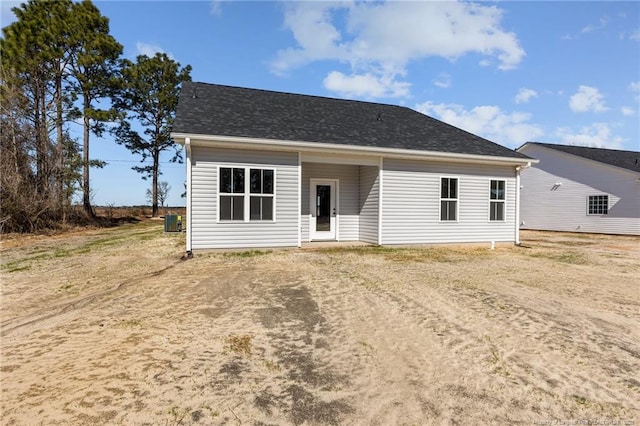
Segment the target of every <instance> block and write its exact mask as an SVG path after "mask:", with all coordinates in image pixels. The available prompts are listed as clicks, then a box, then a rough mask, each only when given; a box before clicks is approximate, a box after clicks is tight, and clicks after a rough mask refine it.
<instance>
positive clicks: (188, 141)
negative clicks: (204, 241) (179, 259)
mask: <svg viewBox="0 0 640 426" xmlns="http://www.w3.org/2000/svg"><path fill="white" fill-rule="evenodd" d="M184 146H185V150H186V151H187V161H186V163H187V254H186V257H187V258H191V257H193V252H192V250H191V234H192V232H191V224H192V223H193V221H192V208H191V138H184Z"/></svg>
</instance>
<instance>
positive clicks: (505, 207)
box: [487, 178, 507, 223]
mask: <svg viewBox="0 0 640 426" xmlns="http://www.w3.org/2000/svg"><path fill="white" fill-rule="evenodd" d="M494 180H495V181H502V182H504V199H503V200H492V199H491V182H492V181H494ZM488 198H489V211H488V215H487V220H488V222H489V223H495V222H506V221H507V180H506V179H504V178H491V179H489V197H488ZM491 203H502V205H503V207H502V208H503V216H504V219H502V220H497V219H494V220H491Z"/></svg>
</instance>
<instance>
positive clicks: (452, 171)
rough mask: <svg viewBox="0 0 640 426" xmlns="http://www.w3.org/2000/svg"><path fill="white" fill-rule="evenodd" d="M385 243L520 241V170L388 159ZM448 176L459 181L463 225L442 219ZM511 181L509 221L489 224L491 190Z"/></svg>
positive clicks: (508, 185)
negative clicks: (517, 173)
mask: <svg viewBox="0 0 640 426" xmlns="http://www.w3.org/2000/svg"><path fill="white" fill-rule="evenodd" d="M383 172H384V181H383V187H382V192H383V194H384V202H383V211H382V215H383V223H382V242H383V244H429V243H451V242H460V243H463V242H486V241H515V239H516V235H515V233H516V232H515V225H514V223H515V222H514V221H515V216H516V215H515V194H516V191H515V169H514V167H509V166H487V165H467V164H449V163H442V162H422V161H414V160H398V159H385V161H384V171H383ZM442 177H456V178H457V179H458V193H457V196H458V198H457V200H458V202H457V203H458V206H457V208H458V214H457V221H455V222H454V221H441V220H440V199H441V198H440V195H441V192H440V185H441V178H442ZM492 179H494V180H495V179H501V180H504V181H505V185H506V193H507V199H506V200H505V221H504V222H488V221H487V218H488V217H489V203H488V202H487V198H488V197H487V188H489V185H490V181H491V180H492Z"/></svg>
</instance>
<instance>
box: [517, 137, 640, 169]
mask: <svg viewBox="0 0 640 426" xmlns="http://www.w3.org/2000/svg"><path fill="white" fill-rule="evenodd" d="M527 144H532V145H540V146H544V147H547V148H551V149H555V150H556V151H562V152H566V153H568V154H572V155H577V156H578V157H583V158H587V159H589V160H593V161H598V162H600V163H604V164H609V165H612V166H617V167H621V168H623V169H627V170H633V171H634V172H640V152H638V151H622V150H617V149H605V148H590V147H586V146H574V145H556V144H552V143H542V142H527V143H526V144H525V145H527ZM523 147H524V145H523Z"/></svg>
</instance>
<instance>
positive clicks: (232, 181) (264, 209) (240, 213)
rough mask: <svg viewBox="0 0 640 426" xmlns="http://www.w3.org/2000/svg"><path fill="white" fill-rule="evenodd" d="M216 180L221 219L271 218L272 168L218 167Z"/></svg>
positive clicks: (272, 204)
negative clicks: (217, 180) (217, 182)
mask: <svg viewBox="0 0 640 426" xmlns="http://www.w3.org/2000/svg"><path fill="white" fill-rule="evenodd" d="M219 183H220V203H219V205H220V209H219V210H220V212H219V214H220V220H221V221H222V220H238V221H247V220H250V221H258V220H273V216H274V215H273V212H274V205H275V203H274V188H275V171H274V170H272V169H254V168H249V167H220V178H219ZM247 189H248V190H247Z"/></svg>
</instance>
